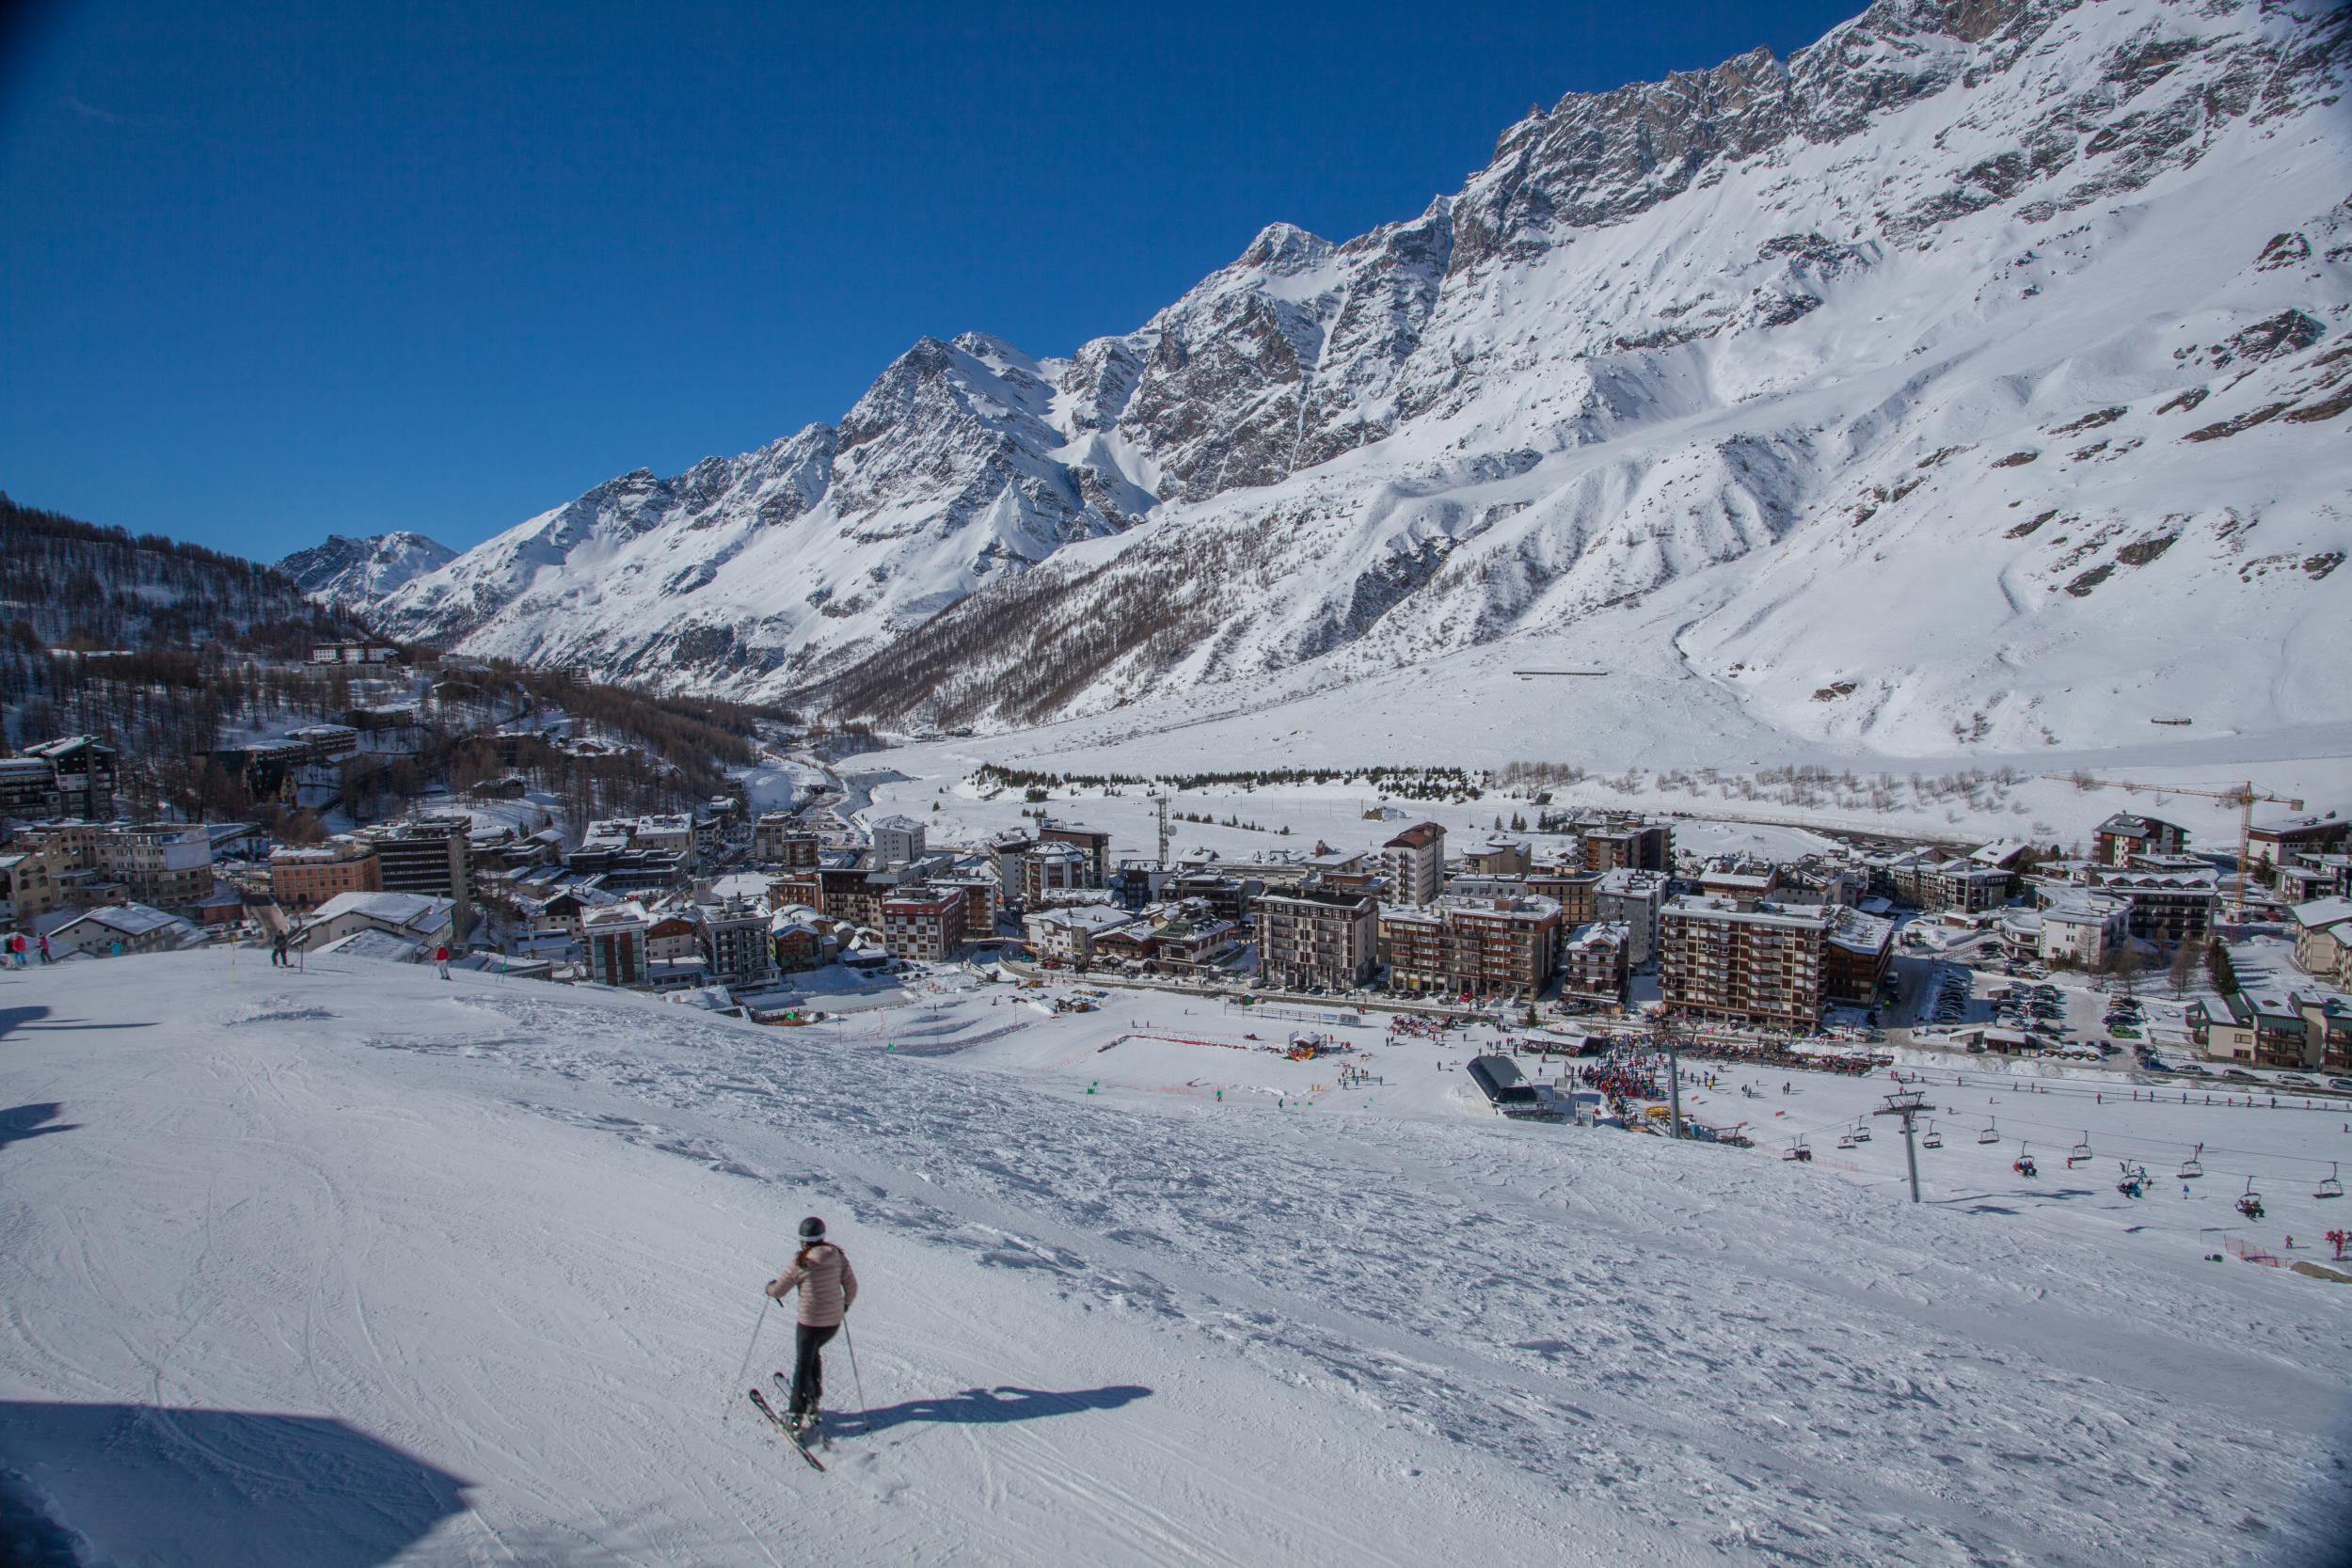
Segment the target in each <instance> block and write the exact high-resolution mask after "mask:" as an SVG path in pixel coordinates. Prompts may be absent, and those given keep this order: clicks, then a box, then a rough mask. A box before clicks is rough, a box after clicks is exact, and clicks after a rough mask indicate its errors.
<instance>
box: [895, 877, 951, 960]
mask: <svg viewBox="0 0 2352 1568" xmlns="http://www.w3.org/2000/svg"><path fill="white" fill-rule="evenodd" d="M968 907H969V906H968V905H967V903H966V900H965V896H964V892H963V890H962V889H961V888H946V887H910V888H900V889H899V890H898V891H897V892H896V893H892V894H889V895H885V896H884V897H883V899H882V950H883V951H884V952H886V953H888V954H890V955H891V956H892V957H893V958H921V959H924V960H926V961H928V962H930V963H945V962H946V960H947V959H949V958H954V957H955V956H956V950H957V949H958V948H960V947H961V946H962V945H963V932H964V915H965V912H966V911H967V909H968Z"/></svg>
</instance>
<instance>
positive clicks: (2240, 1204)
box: [2237, 1176, 2263, 1220]
mask: <svg viewBox="0 0 2352 1568" xmlns="http://www.w3.org/2000/svg"><path fill="white" fill-rule="evenodd" d="M2237 1212H2239V1213H2241V1214H2244V1215H2245V1216H2246V1217H2247V1218H2248V1219H2249V1220H2258V1219H2260V1218H2262V1217H2263V1195H2262V1194H2260V1193H2258V1192H2256V1191H2255V1190H2254V1179H2253V1178H2252V1177H2250V1176H2249V1177H2248V1178H2247V1179H2246V1191H2245V1193H2244V1195H2243V1196H2240V1197H2239V1198H2238V1200H2237Z"/></svg>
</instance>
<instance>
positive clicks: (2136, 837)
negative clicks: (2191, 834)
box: [2090, 811, 2188, 865]
mask: <svg viewBox="0 0 2352 1568" xmlns="http://www.w3.org/2000/svg"><path fill="white" fill-rule="evenodd" d="M2091 843H2092V848H2091V855H2090V858H2091V859H2093V860H2095V861H2097V862H2098V863H2100V864H2101V865H2127V864H2129V863H2131V858H2132V857H2133V856H2134V855H2179V854H2185V853H2186V852H2187V850H2188V830H2187V829H2186V828H2184V827H2182V826H2181V825H2180V824H2178V823H2176V822H2167V821H2165V820H2164V819H2163V818H2161V817H2156V816H2137V815H2136V814H2134V813H2131V812H2121V811H2119V812H2117V813H2116V814H2115V815H2114V816H2110V817H2108V818H2107V819H2106V821H2105V822H2102V823H2100V824H2099V825H2098V827H2096V828H2094V829H2092V830H2091Z"/></svg>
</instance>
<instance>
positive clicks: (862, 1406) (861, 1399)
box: [841, 1312, 872, 1432]
mask: <svg viewBox="0 0 2352 1568" xmlns="http://www.w3.org/2000/svg"><path fill="white" fill-rule="evenodd" d="M841 1342H842V1343H843V1344H845V1345H847V1346H849V1347H850V1382H851V1383H854V1384H856V1385H857V1424H858V1430H860V1431H861V1432H862V1431H864V1430H865V1428H866V1412H867V1411H868V1410H869V1409H871V1408H872V1407H871V1406H869V1405H868V1404H867V1403H866V1377H865V1374H863V1373H862V1372H860V1371H859V1370H857V1337H856V1336H855V1335H853V1334H851V1333H850V1315H849V1314H848V1313H846V1312H844V1313H843V1314H842V1315H841Z"/></svg>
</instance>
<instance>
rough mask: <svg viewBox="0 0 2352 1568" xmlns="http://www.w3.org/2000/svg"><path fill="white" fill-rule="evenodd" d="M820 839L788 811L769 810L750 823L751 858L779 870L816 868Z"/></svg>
mask: <svg viewBox="0 0 2352 1568" xmlns="http://www.w3.org/2000/svg"><path fill="white" fill-rule="evenodd" d="M818 847H819V840H818V837H817V835H816V834H815V833H812V832H808V831H806V830H805V829H803V827H802V826H801V820H800V818H799V817H797V816H793V815H792V814H791V813H790V812H788V811H771V812H769V813H767V814H765V815H764V816H761V817H760V818H759V819H758V820H757V821H755V822H754V823H753V824H752V859H753V860H755V861H756V862H758V863H760V864H762V865H772V866H774V867H776V868H777V869H778V870H780V871H808V870H814V869H815V868H816V865H817V851H818Z"/></svg>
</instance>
